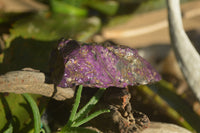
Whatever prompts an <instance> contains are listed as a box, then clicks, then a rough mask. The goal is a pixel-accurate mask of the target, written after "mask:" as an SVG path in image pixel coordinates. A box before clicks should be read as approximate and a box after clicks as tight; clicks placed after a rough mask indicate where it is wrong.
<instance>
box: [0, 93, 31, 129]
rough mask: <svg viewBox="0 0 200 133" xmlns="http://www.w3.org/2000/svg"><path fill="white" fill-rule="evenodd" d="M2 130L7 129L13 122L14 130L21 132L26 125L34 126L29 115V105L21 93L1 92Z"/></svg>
mask: <svg viewBox="0 0 200 133" xmlns="http://www.w3.org/2000/svg"><path fill="white" fill-rule="evenodd" d="M0 118H1V119H0V123H1V124H0V132H4V131H6V130H7V129H8V128H9V126H10V124H11V123H12V126H13V130H14V131H15V132H20V130H22V129H23V128H24V125H29V126H30V127H29V129H28V130H31V128H32V127H33V126H31V125H32V121H31V118H30V116H29V110H28V105H27V104H26V100H25V99H24V98H23V96H21V95H16V94H5V93H4V94H0Z"/></svg>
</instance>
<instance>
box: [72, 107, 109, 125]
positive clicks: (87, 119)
mask: <svg viewBox="0 0 200 133" xmlns="http://www.w3.org/2000/svg"><path fill="white" fill-rule="evenodd" d="M108 112H110V110H109V109H104V110H98V111H96V112H94V113H92V114H91V115H89V116H88V117H86V118H85V119H83V120H80V121H78V122H76V123H74V124H72V127H79V126H80V125H82V124H84V123H86V122H88V121H90V120H91V119H93V118H95V117H97V116H99V115H101V114H103V113H108Z"/></svg>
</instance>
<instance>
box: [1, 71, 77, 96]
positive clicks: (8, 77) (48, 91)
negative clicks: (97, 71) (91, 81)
mask: <svg viewBox="0 0 200 133" xmlns="http://www.w3.org/2000/svg"><path fill="white" fill-rule="evenodd" d="M46 78H48V77H45V74H44V73H42V72H38V71H35V70H29V71H24V70H21V71H12V72H8V73H6V74H5V75H1V76H0V92H11V93H18V94H22V93H32V94H40V95H43V96H47V97H52V98H54V99H56V100H65V99H70V98H72V97H73V96H74V90H73V89H72V88H61V87H56V88H55V87H54V84H47V83H45V79H46Z"/></svg>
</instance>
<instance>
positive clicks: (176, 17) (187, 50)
mask: <svg viewBox="0 0 200 133" xmlns="http://www.w3.org/2000/svg"><path fill="white" fill-rule="evenodd" d="M167 8H168V21H169V28H170V29H169V30H170V38H171V43H172V46H173V49H174V52H175V55H176V57H177V60H178V63H179V65H180V67H181V70H182V72H183V74H184V76H185V78H186V80H187V82H188V84H189V85H190V87H191V89H192V91H193V92H194V94H195V95H196V96H197V98H198V100H199V101H200V55H199V54H198V52H197V50H196V49H195V48H194V47H193V45H192V43H191V41H190V40H189V38H188V36H187V35H186V33H185V31H184V28H183V24H182V18H181V11H180V1H179V0H167Z"/></svg>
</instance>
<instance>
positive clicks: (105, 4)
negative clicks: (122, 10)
mask: <svg viewBox="0 0 200 133" xmlns="http://www.w3.org/2000/svg"><path fill="white" fill-rule="evenodd" d="M87 5H88V6H89V7H91V8H93V9H96V10H98V11H100V12H102V13H104V14H106V15H114V14H116V12H117V9H118V7H119V4H118V2H116V1H102V0H90V1H88V2H87Z"/></svg>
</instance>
